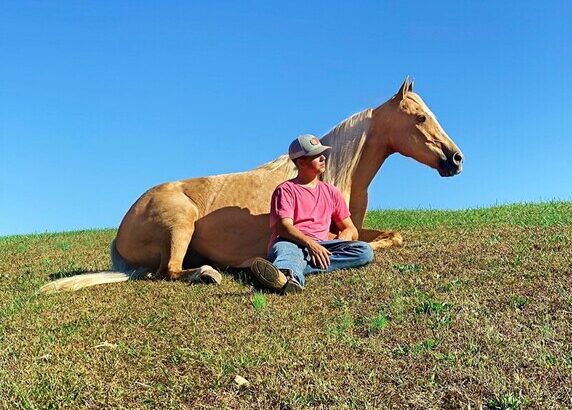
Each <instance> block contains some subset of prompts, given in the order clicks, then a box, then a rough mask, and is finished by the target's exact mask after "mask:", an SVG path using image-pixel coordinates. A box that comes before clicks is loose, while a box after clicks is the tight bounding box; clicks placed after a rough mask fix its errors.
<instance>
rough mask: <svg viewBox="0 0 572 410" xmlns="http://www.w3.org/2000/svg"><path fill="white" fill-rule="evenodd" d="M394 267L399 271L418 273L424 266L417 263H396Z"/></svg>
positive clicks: (402, 272)
mask: <svg viewBox="0 0 572 410" xmlns="http://www.w3.org/2000/svg"><path fill="white" fill-rule="evenodd" d="M393 269H395V270H397V271H398V272H399V273H401V274H403V275H405V274H407V273H417V272H420V271H421V269H422V266H421V265H420V264H417V263H395V264H394V265H393Z"/></svg>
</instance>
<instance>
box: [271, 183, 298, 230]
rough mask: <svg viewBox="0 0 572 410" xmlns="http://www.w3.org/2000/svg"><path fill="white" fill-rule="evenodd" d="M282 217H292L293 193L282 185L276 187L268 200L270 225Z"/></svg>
mask: <svg viewBox="0 0 572 410" xmlns="http://www.w3.org/2000/svg"><path fill="white" fill-rule="evenodd" d="M284 218H292V219H294V195H293V194H292V192H289V191H288V190H286V189H284V187H278V188H276V189H275V190H274V193H273V194H272V199H271V200H270V227H272V226H274V224H276V222H278V221H279V220H280V219H284Z"/></svg>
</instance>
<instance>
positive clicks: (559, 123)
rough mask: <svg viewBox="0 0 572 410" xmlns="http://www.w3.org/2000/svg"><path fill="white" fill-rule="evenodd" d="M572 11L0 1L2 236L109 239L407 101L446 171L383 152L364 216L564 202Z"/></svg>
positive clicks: (565, 7) (498, 5) (571, 170)
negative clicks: (149, 211) (307, 138)
mask: <svg viewBox="0 0 572 410" xmlns="http://www.w3.org/2000/svg"><path fill="white" fill-rule="evenodd" d="M571 21H572V3H571V2H569V1H543V2H537V1H535V2H531V1H524V2H522V1H521V2H518V3H517V2H497V1H490V2H475V1H437V2H427V1H409V2H407V3H402V2H389V1H387V2H382V1H371V2H328V3H325V2H309V1H305V2H283V3H282V2H281V3H278V2H262V1H259V2H253V1H244V2H235V1H228V2H226V1H209V2H173V1H165V2H150V1H137V2H120V1H113V2H111V1H109V2H107V1H97V2H95V1H86V2H71V1H69V2H66V1H58V2H44V1H3V2H2V3H1V4H0V144H1V145H0V148H1V149H0V197H1V198H0V235H10V234H20V233H33V232H46V231H49V232H52V231H63V230H76V229H90V228H102V227H116V226H118V224H119V222H120V221H121V218H122V217H123V215H124V214H125V212H126V211H127V210H128V208H129V207H130V206H131V204H132V203H133V202H134V201H135V200H136V199H137V198H138V197H139V195H141V194H142V193H143V192H144V191H145V190H147V189H148V188H150V187H151V186H154V185H156V184H159V183H161V182H165V181H171V180H177V179H184V178H190V177H195V176H203V175H212V174H219V173H228V172H235V171H243V170H246V169H249V168H253V167H255V166H257V165H259V164H261V163H263V162H266V161H268V160H270V159H273V158H275V157H277V156H278V155H281V154H283V153H285V151H286V150H287V146H288V144H289V142H290V141H291V140H292V139H293V138H294V137H295V136H296V135H298V134H302V133H314V134H317V135H322V134H324V133H326V132H327V131H328V130H329V129H330V128H332V127H333V126H335V125H336V124H338V123H339V122H341V121H342V120H344V119H345V118H347V117H348V116H349V115H351V114H353V113H355V112H358V111H361V110H363V109H365V108H368V107H376V106H378V105H380V104H382V103H383V102H385V101H386V100H387V99H389V98H390V97H391V95H392V94H393V93H395V92H396V91H397V89H398V88H399V86H400V84H401V82H402V81H403V78H404V77H405V76H406V75H410V76H412V77H413V78H415V88H416V91H417V92H418V93H419V94H420V95H421V96H422V97H423V99H424V100H425V102H426V103H427V104H428V106H429V107H430V108H431V109H432V111H433V112H434V113H435V114H436V115H437V116H438V118H439V120H440V122H441V124H442V126H443V128H444V129H445V130H446V131H447V132H448V134H449V135H450V136H451V138H452V139H453V140H454V141H455V142H456V143H457V145H458V146H459V147H460V148H461V149H462V151H463V153H464V155H465V170H464V172H463V173H462V174H461V175H459V176H457V177H454V178H440V177H439V176H438V174H437V172H436V171H434V170H432V169H429V168H427V167H425V166H423V165H420V164H418V163H416V162H414V161H413V160H411V159H407V158H403V157H400V156H398V155H394V156H392V157H390V158H389V160H388V161H387V162H386V163H385V165H384V166H383V167H382V169H381V171H380V173H378V175H377V177H376V178H375V180H374V181H373V183H372V185H371V186H370V203H369V208H370V209H384V208H433V209H458V208H467V207H481V206H488V205H493V204H496V203H509V202H517V201H540V200H550V199H571V198H572V165H571V160H570V157H571V154H572V142H571V135H570V132H569V129H570V125H569V121H570V120H571V119H572V81H571V79H570V77H571V74H572V51H571V50H572V47H571V46H570V44H572V24H570V22H571Z"/></svg>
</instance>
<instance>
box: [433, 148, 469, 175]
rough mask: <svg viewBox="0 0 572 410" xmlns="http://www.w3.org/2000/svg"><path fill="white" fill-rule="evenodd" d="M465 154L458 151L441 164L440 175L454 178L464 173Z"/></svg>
mask: <svg viewBox="0 0 572 410" xmlns="http://www.w3.org/2000/svg"><path fill="white" fill-rule="evenodd" d="M463 160H464V157H463V154H462V153H461V151H456V152H454V153H453V154H452V155H448V156H447V158H446V159H444V160H441V161H440V163H439V169H438V171H439V175H441V176H442V177H452V176H455V175H458V174H460V173H461V172H462V171H463Z"/></svg>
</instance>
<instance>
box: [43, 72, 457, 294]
mask: <svg viewBox="0 0 572 410" xmlns="http://www.w3.org/2000/svg"><path fill="white" fill-rule="evenodd" d="M321 140H322V143H323V144H324V145H329V146H332V149H331V150H330V152H329V154H328V161H327V163H328V165H327V170H326V172H325V173H324V175H323V179H324V181H326V182H330V183H332V184H334V185H335V186H337V187H338V188H339V189H340V190H341V192H342V194H343V195H344V197H345V199H346V202H347V203H348V204H349V208H350V212H351V215H352V216H351V217H352V220H353V222H354V224H355V225H356V227H357V228H358V230H359V239H360V240H363V241H367V242H369V243H370V244H371V246H372V248H374V249H378V248H386V247H390V246H399V245H401V243H402V239H401V235H399V233H397V232H391V231H390V232H382V231H376V230H370V229H365V228H363V226H362V225H363V220H364V216H365V212H366V209H367V188H368V186H369V184H370V182H371V181H372V179H373V177H374V176H375V174H376V173H377V171H378V170H379V168H380V167H381V165H382V164H383V162H384V161H385V159H386V158H387V157H388V156H389V155H391V154H393V153H395V152H399V153H400V154H402V155H405V156H408V157H411V158H414V159H415V160H417V161H419V162H421V163H423V164H425V165H428V166H430V167H432V168H435V169H436V170H437V171H438V172H439V174H440V175H441V176H453V175H456V174H458V173H460V172H461V170H462V164H463V155H462V154H461V151H460V150H459V148H457V146H456V145H455V144H454V143H453V141H451V139H450V138H449V137H448V136H447V134H446V133H445V131H444V130H443V128H441V126H440V125H439V123H438V122H437V119H436V118H435V116H434V115H433V113H432V112H431V111H430V110H429V108H427V106H426V105H425V103H424V102H423V100H422V99H421V97H419V95H417V94H415V93H414V92H413V83H410V82H409V80H408V79H405V81H404V83H403V85H402V86H401V88H400V89H399V91H398V92H397V94H395V95H394V96H393V97H392V98H391V99H390V100H389V101H387V102H385V103H384V104H382V105H381V106H379V107H377V108H375V109H367V110H365V111H363V112H360V113H358V114H355V115H353V116H352V117H350V118H348V119H347V120H345V121H344V122H342V123H341V124H339V125H338V126H337V127H335V128H334V129H333V130H332V131H330V132H329V133H328V134H327V135H325V136H324V137H323V138H322V139H321ZM295 174H296V171H295V167H294V164H293V163H292V161H290V160H289V158H288V156H286V155H283V156H281V157H279V158H277V159H275V160H274V161H271V162H268V163H266V164H264V165H262V166H260V167H258V168H255V169H253V170H251V171H247V172H241V173H235V174H226V175H216V176H209V177H202V178H194V179H187V180H184V181H176V182H167V183H164V184H161V185H158V186H156V187H154V188H151V189H150V190H149V191H147V192H145V193H144V194H143V195H142V196H141V197H140V198H139V199H138V200H137V201H136V202H135V204H133V206H132V207H131V209H129V211H128V212H127V214H126V215H125V217H124V218H123V221H122V222H121V225H120V226H119V231H118V232H117V237H116V239H115V241H114V243H112V249H111V251H112V252H111V253H112V259H113V262H114V269H115V270H117V271H119V272H121V273H118V272H115V273H112V272H103V273H95V274H86V275H79V276H76V277H72V278H64V279H60V280H59V281H56V282H52V283H49V284H47V285H45V286H44V287H43V288H42V291H44V292H50V291H57V290H70V289H71V290H75V289H79V288H82V287H85V286H91V285H94V284H98V283H110V282H117V281H124V280H127V279H129V278H142V277H150V276H149V275H153V276H155V277H165V278H168V279H171V280H175V279H183V280H188V281H191V282H195V281H203V282H215V283H219V282H220V280H221V276H220V273H219V272H218V271H216V270H215V269H214V268H212V267H210V266H208V265H206V266H201V267H199V268H190V266H192V265H193V260H194V265H195V266H197V261H204V260H207V261H210V263H211V264H213V265H214V266H218V267H236V268H244V267H248V266H249V265H250V261H251V260H252V259H253V258H254V257H257V256H265V255H266V249H267V244H268V240H269V237H270V229H269V226H268V213H269V210H270V197H271V195H272V192H273V190H274V188H275V187H276V186H277V185H278V184H279V183H280V182H283V181H285V180H287V179H289V178H292V177H294V176H295ZM197 257H199V258H198V259H197ZM198 263H199V264H200V263H201V262H198Z"/></svg>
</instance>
